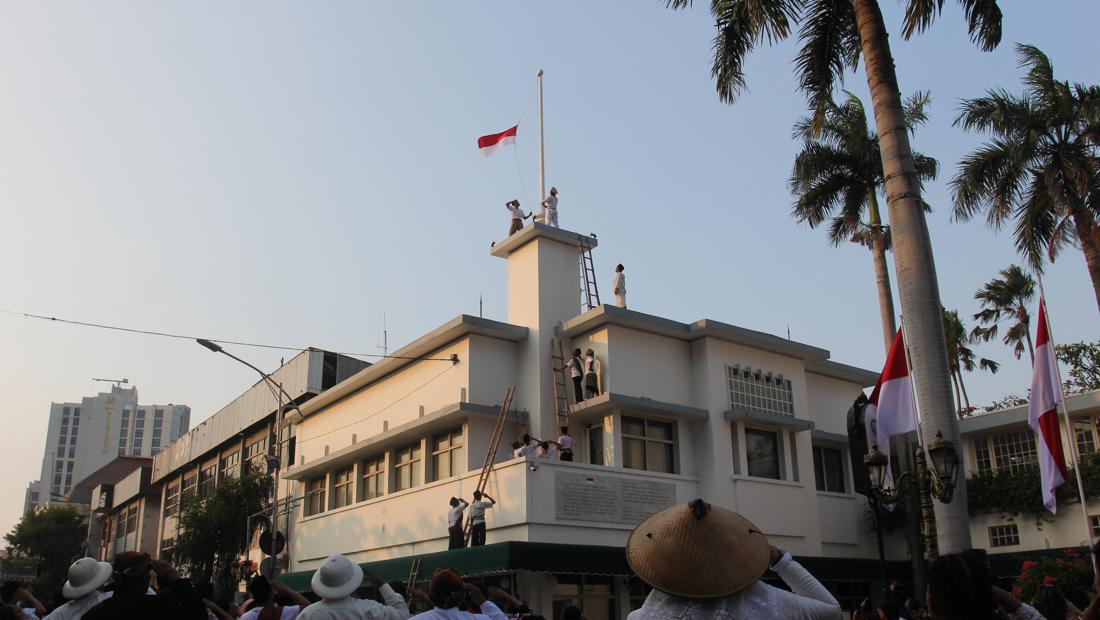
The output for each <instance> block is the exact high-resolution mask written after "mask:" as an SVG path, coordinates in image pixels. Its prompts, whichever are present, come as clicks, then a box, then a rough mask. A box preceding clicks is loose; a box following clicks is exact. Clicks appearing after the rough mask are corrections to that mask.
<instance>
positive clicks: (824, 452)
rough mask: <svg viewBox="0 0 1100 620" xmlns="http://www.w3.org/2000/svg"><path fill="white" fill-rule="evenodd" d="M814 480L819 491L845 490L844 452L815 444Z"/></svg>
mask: <svg viewBox="0 0 1100 620" xmlns="http://www.w3.org/2000/svg"><path fill="white" fill-rule="evenodd" d="M814 482H816V483H817V490H818V491H829V492H831V493H843V492H844V452H843V451H842V450H840V449H839V448H825V447H822V446H814Z"/></svg>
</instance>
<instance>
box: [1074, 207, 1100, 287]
mask: <svg viewBox="0 0 1100 620" xmlns="http://www.w3.org/2000/svg"><path fill="white" fill-rule="evenodd" d="M1073 224H1074V226H1075V227H1076V228H1077V239H1078V240H1079V241H1080V242H1081V251H1082V252H1084V253H1085V265H1086V266H1088V269H1089V277H1090V278H1092V291H1093V293H1095V295H1096V306H1097V308H1100V229H1098V228H1097V227H1096V220H1094V219H1092V216H1091V215H1090V214H1089V212H1088V211H1086V210H1085V209H1074V213H1073Z"/></svg>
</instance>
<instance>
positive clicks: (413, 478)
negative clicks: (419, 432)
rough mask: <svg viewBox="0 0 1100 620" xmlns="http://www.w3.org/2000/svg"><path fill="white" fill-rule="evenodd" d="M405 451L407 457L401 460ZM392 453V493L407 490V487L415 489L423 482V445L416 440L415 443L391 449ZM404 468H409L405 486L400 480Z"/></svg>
mask: <svg viewBox="0 0 1100 620" xmlns="http://www.w3.org/2000/svg"><path fill="white" fill-rule="evenodd" d="M406 453H408V454H409V458H408V459H407V460H402V459H403V458H404V455H405V454H406ZM393 455H394V458H393V491H394V493H398V492H400V491H407V490H408V489H415V488H416V487H418V486H421V485H422V484H424V476H423V466H424V446H423V445H422V442H420V441H416V442H415V443H411V444H406V445H405V446H403V447H401V448H397V449H395V450H394V451H393ZM406 469H407V470H409V485H408V486H405V485H404V484H403V483H402V481H401V477H402V475H403V474H404V472H405V470H406Z"/></svg>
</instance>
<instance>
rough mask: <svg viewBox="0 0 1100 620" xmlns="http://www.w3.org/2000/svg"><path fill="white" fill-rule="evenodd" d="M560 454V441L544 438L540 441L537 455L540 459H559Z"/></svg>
mask: <svg viewBox="0 0 1100 620" xmlns="http://www.w3.org/2000/svg"><path fill="white" fill-rule="evenodd" d="M558 454H559V452H558V442H556V441H550V440H548V439H543V440H542V441H540V442H539V451H538V454H536V455H535V456H537V457H538V458H540V459H550V460H557V458H558Z"/></svg>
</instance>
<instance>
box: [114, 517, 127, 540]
mask: <svg viewBox="0 0 1100 620" xmlns="http://www.w3.org/2000/svg"><path fill="white" fill-rule="evenodd" d="M125 535H126V511H122V512H120V513H118V515H117V516H115V538H122V537H123V536H125Z"/></svg>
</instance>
